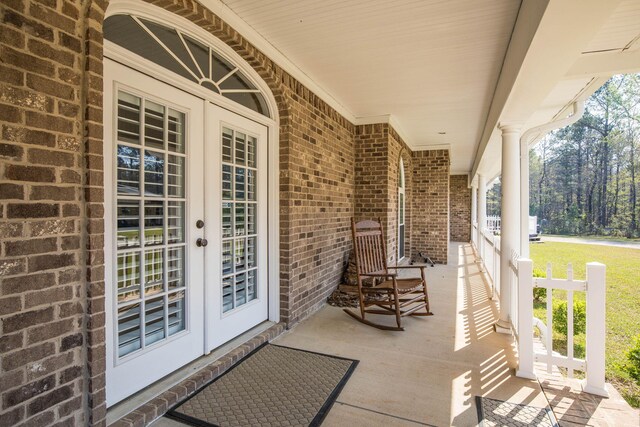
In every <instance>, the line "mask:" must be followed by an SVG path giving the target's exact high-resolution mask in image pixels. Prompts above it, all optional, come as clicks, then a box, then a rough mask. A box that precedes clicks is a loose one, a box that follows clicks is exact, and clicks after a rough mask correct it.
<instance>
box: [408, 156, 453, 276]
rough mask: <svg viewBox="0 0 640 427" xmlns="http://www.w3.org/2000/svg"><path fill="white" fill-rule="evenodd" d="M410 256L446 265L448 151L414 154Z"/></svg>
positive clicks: (447, 243)
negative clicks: (424, 257)
mask: <svg viewBox="0 0 640 427" xmlns="http://www.w3.org/2000/svg"><path fill="white" fill-rule="evenodd" d="M412 163H413V180H412V181H413V182H412V185H413V189H412V205H411V208H412V212H413V214H412V216H411V229H412V233H411V254H412V255H414V254H416V253H418V252H423V253H424V254H426V255H427V256H429V257H431V259H432V260H433V261H434V262H437V263H442V264H446V263H447V253H448V247H449V151H448V150H430V151H416V152H414V153H413V155H412Z"/></svg>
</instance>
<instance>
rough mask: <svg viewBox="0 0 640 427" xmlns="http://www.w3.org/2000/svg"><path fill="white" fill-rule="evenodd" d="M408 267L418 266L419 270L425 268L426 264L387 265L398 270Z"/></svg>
mask: <svg viewBox="0 0 640 427" xmlns="http://www.w3.org/2000/svg"><path fill="white" fill-rule="evenodd" d="M401 268H402V269H410V268H419V269H421V270H424V269H425V268H427V265H426V264H425V265H396V266H394V267H389V269H392V270H399V269H401Z"/></svg>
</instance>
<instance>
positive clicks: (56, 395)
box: [27, 385, 73, 416]
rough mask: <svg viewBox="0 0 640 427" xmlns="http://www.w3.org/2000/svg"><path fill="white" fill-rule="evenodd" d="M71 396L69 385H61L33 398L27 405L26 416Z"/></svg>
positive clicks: (71, 390) (71, 391)
mask: <svg viewBox="0 0 640 427" xmlns="http://www.w3.org/2000/svg"><path fill="white" fill-rule="evenodd" d="M71 396H73V389H72V388H71V387H70V386H68V385H67V386H63V387H60V388H57V389H55V390H53V391H52V392H50V393H47V394H45V395H43V396H40V397H38V398H36V399H34V400H33V401H32V402H31V403H29V404H28V405H27V416H32V415H34V414H37V413H40V412H42V411H44V410H45V409H48V408H51V407H52V406H53V405H55V404H57V403H60V402H63V401H65V400H67V399H69V398H70V397H71Z"/></svg>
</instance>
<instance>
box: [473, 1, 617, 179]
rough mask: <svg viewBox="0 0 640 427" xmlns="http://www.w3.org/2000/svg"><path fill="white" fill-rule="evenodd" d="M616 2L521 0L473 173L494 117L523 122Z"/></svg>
mask: <svg viewBox="0 0 640 427" xmlns="http://www.w3.org/2000/svg"><path fill="white" fill-rule="evenodd" d="M540 3H544V6H545V7H542V5H541V4H540ZM619 3H620V0H610V1H609V0H608V1H606V2H603V1H600V0H562V1H551V2H537V1H535V0H533V1H532V0H524V1H523V3H522V7H521V10H520V13H519V14H518V19H517V21H516V26H515V29H514V33H513V36H512V40H511V43H510V44H509V48H508V50H507V55H506V57H505V62H504V65H503V70H502V72H501V74H500V78H499V80H498V85H497V88H496V92H495V95H494V99H493V101H492V104H491V107H490V110H489V115H488V117H487V121H486V124H485V127H484V131H483V134H482V137H481V139H480V141H479V143H478V149H477V151H476V156H475V158H474V163H473V168H472V174H473V175H475V174H476V173H477V172H478V168H479V167H480V166H481V161H482V157H483V155H484V154H485V151H486V149H487V146H488V144H489V141H490V139H491V136H492V134H493V133H494V131H495V129H496V126H497V124H498V122H500V123H502V124H504V123H526V122H527V120H528V119H529V118H530V117H531V115H532V114H533V113H534V112H535V111H536V109H537V108H538V107H539V106H540V104H541V103H542V102H543V101H544V99H545V97H546V96H547V95H548V94H549V93H550V92H551V90H552V89H553V88H554V86H555V85H556V84H557V82H558V81H560V80H563V79H564V78H565V76H566V75H567V73H568V72H569V70H570V69H571V67H572V66H573V65H574V63H575V62H576V60H578V59H579V58H580V55H581V53H582V51H583V49H584V47H585V46H586V45H587V44H588V43H589V42H590V41H591V40H592V39H593V37H594V36H595V35H596V33H597V31H598V30H599V29H600V28H601V27H602V25H603V24H604V23H605V22H606V21H607V19H608V18H609V16H610V15H611V13H613V11H614V10H615V9H616V7H617V6H618V4H619ZM532 20H535V21H533V22H531V21H532ZM534 23H535V25H534Z"/></svg>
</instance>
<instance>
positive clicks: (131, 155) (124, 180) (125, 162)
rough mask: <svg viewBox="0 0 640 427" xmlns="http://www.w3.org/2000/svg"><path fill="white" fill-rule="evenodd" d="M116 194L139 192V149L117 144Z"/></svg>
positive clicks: (137, 193)
mask: <svg viewBox="0 0 640 427" xmlns="http://www.w3.org/2000/svg"><path fill="white" fill-rule="evenodd" d="M117 157H118V158H117V162H118V194H122V195H126V196H137V195H139V194H140V149H139V148H134V147H129V146H127V145H118V154H117Z"/></svg>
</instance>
